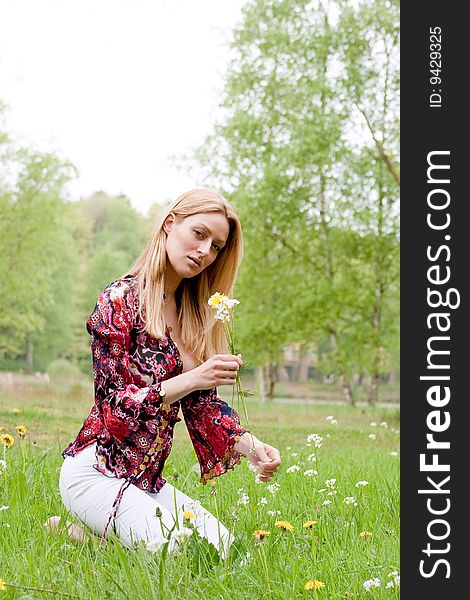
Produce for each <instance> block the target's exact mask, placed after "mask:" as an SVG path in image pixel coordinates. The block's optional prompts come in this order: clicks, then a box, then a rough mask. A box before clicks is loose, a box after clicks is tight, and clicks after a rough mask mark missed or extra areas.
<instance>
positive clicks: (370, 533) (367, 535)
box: [359, 531, 372, 538]
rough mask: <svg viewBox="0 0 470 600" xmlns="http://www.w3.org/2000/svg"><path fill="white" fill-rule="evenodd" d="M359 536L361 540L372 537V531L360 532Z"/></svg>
mask: <svg viewBox="0 0 470 600" xmlns="http://www.w3.org/2000/svg"><path fill="white" fill-rule="evenodd" d="M359 535H360V536H361V538H366V537H370V536H371V535H372V531H361V533H360V534H359Z"/></svg>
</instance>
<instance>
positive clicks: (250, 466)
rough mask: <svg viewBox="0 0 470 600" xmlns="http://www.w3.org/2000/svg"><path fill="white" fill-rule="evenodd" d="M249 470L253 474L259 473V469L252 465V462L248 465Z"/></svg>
mask: <svg viewBox="0 0 470 600" xmlns="http://www.w3.org/2000/svg"><path fill="white" fill-rule="evenodd" d="M248 468H249V469H250V471H253V473H258V469H257V468H256V467H255V465H253V464H251V462H249V463H248Z"/></svg>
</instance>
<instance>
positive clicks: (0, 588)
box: [0, 579, 5, 591]
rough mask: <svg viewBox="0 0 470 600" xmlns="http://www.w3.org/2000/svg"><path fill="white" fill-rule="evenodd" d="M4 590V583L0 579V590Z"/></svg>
mask: <svg viewBox="0 0 470 600" xmlns="http://www.w3.org/2000/svg"><path fill="white" fill-rule="evenodd" d="M4 589H5V582H4V581H3V579H0V590H2V591H3V590H4Z"/></svg>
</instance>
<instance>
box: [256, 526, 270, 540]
mask: <svg viewBox="0 0 470 600" xmlns="http://www.w3.org/2000/svg"><path fill="white" fill-rule="evenodd" d="M268 535H270V532H269V531H266V529H257V530H256V531H255V532H254V533H253V537H254V538H255V539H256V540H257V541H260V540H263V539H264V538H265V537H267V536H268Z"/></svg>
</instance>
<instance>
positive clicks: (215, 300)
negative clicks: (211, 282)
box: [208, 292, 240, 322]
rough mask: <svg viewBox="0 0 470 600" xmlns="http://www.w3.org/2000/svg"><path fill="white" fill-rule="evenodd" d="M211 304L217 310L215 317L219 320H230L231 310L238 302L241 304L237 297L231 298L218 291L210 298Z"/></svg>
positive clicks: (209, 302)
mask: <svg viewBox="0 0 470 600" xmlns="http://www.w3.org/2000/svg"><path fill="white" fill-rule="evenodd" d="M208 304H209V306H210V307H211V308H212V309H213V310H215V311H216V315H215V318H216V319H217V320H218V321H222V322H227V321H230V316H231V311H232V309H233V307H234V306H235V305H236V304H240V302H239V301H238V300H235V298H229V297H228V296H226V295H225V294H220V293H219V292H216V293H215V294H212V296H211V297H210V298H209V300H208Z"/></svg>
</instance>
